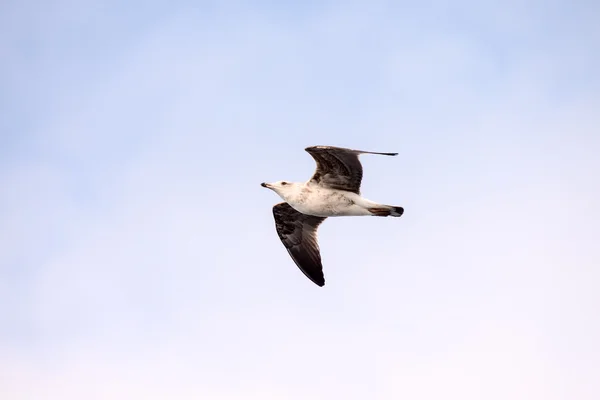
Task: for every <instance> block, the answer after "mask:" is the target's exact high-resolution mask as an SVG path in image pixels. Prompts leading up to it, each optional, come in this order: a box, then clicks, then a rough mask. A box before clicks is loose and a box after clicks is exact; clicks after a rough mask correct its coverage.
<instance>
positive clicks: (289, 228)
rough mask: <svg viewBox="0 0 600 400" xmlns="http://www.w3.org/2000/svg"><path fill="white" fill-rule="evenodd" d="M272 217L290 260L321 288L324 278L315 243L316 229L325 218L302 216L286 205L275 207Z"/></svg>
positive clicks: (317, 246)
mask: <svg viewBox="0 0 600 400" xmlns="http://www.w3.org/2000/svg"><path fill="white" fill-rule="evenodd" d="M273 216H274V217H275V227H276V228H277V234H278V235H279V238H280V239H281V242H282V243H283V245H284V246H285V248H286V249H287V251H288V253H289V254H290V256H291V257H292V260H294V262H295V263H296V265H297V266H298V268H300V270H301V271H302V272H303V273H304V275H306V276H307V277H308V279H310V280H311V281H313V282H314V283H316V284H317V285H319V286H323V285H324V284H325V278H324V277H323V265H322V264H321V254H320V253H319V244H318V243H317V228H318V227H319V225H320V224H321V223H322V222H323V221H324V220H325V218H322V217H314V216H312V215H306V214H302V213H300V212H298V211H296V210H294V209H293V208H292V206H290V205H289V204H288V203H279V204H277V205H275V206H274V207H273Z"/></svg>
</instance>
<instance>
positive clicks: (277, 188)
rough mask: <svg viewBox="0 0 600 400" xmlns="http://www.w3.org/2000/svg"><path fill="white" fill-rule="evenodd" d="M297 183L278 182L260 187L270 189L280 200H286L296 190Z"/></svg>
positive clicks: (263, 184)
mask: <svg viewBox="0 0 600 400" xmlns="http://www.w3.org/2000/svg"><path fill="white" fill-rule="evenodd" d="M298 185H299V184H298V183H294V182H287V181H278V182H273V183H265V182H263V183H261V184H260V186H262V187H265V188H267V189H271V190H272V191H274V192H275V193H277V194H278V195H279V196H281V198H282V199H284V200H286V199H287V198H288V197H289V196H291V195H293V194H294V193H295V192H296V191H297V189H298V187H299V186H298Z"/></svg>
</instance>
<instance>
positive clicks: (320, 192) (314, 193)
mask: <svg viewBox="0 0 600 400" xmlns="http://www.w3.org/2000/svg"><path fill="white" fill-rule="evenodd" d="M287 186H288V188H289V190H286V191H285V192H283V193H280V194H279V195H280V196H281V198H282V199H283V200H285V202H286V203H288V204H289V205H290V206H292V208H294V209H295V210H296V211H298V212H301V213H303V214H307V215H312V216H315V217H358V216H367V215H373V213H372V212H371V211H369V209H373V208H381V207H386V206H385V205H383V204H378V203H375V202H373V201H371V200H367V199H365V198H363V197H361V196H360V195H359V194H356V193H353V192H349V191H346V190H339V189H330V188H327V187H323V186H321V185H319V184H317V183H314V182H311V181H308V182H303V183H299V182H292V183H287Z"/></svg>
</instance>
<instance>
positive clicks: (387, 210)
mask: <svg viewBox="0 0 600 400" xmlns="http://www.w3.org/2000/svg"><path fill="white" fill-rule="evenodd" d="M367 210H369V212H370V213H371V215H374V216H376V217H400V216H401V215H402V214H404V208H402V207H399V206H387V205H381V206H378V207H371V208H368V209H367Z"/></svg>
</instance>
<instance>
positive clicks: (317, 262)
mask: <svg viewBox="0 0 600 400" xmlns="http://www.w3.org/2000/svg"><path fill="white" fill-rule="evenodd" d="M305 150H306V151H307V152H308V153H309V154H310V155H311V156H312V157H313V158H314V159H315V161H316V163H317V169H316V170H315V173H314V174H313V176H312V177H311V178H310V179H309V180H308V181H307V182H287V181H278V182H273V183H261V186H262V187H265V188H268V189H271V190H272V191H274V192H275V193H277V194H278V195H279V197H281V198H282V199H283V200H284V201H283V202H282V203H279V204H276V205H275V206H274V207H273V216H274V217H275V228H276V229H277V234H278V235H279V239H281V242H282V243H283V245H284V246H285V248H286V249H287V251H288V253H289V254H290V256H291V257H292V260H294V262H295V263H296V265H297V266H298V267H299V268H300V270H301V271H302V272H303V273H304V275H306V277H307V278H308V279H310V280H311V281H313V282H314V283H316V284H317V285H319V286H323V285H325V278H324V276H323V265H322V263H321V254H320V250H319V244H318V243H317V228H318V227H319V225H321V223H322V222H323V221H325V219H326V218H327V217H341V216H362V215H372V216H377V217H389V216H391V217H400V216H401V215H402V214H403V213H404V209H403V208H402V207H398V206H390V205H386V204H380V203H376V202H373V201H371V200H367V199H365V198H363V197H362V196H361V195H360V184H361V181H362V176H363V170H362V165H361V163H360V161H359V159H358V156H359V155H361V154H379V155H384V156H396V155H398V153H377V152H372V151H362V150H352V149H345V148H341V147H333V146H312V147H307V148H306V149H305Z"/></svg>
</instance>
